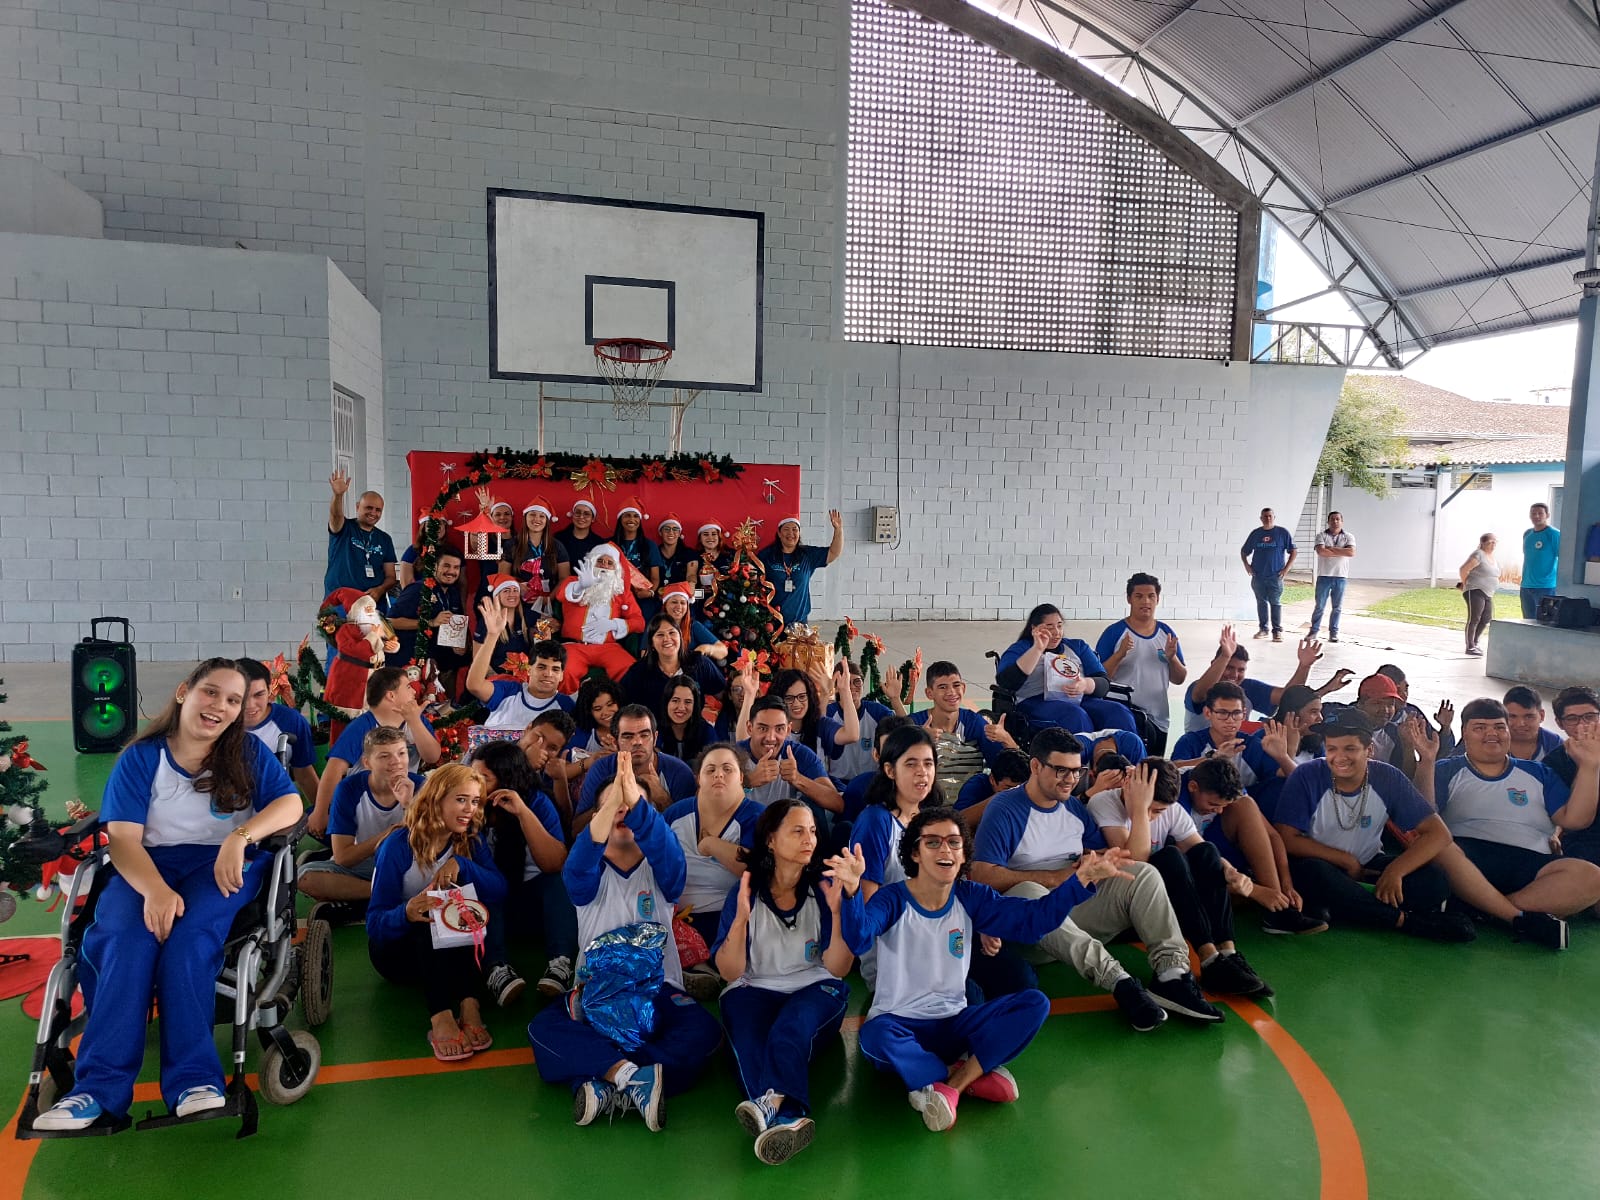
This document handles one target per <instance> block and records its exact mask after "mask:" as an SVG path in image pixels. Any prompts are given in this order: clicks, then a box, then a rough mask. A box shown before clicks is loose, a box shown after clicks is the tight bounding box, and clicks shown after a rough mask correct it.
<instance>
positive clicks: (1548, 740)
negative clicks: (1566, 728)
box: [1528, 725, 1562, 763]
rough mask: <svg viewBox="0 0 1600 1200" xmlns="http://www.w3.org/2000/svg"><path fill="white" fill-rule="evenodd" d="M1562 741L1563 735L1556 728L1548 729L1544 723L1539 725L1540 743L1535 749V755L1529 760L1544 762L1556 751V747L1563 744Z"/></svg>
mask: <svg viewBox="0 0 1600 1200" xmlns="http://www.w3.org/2000/svg"><path fill="white" fill-rule="evenodd" d="M1561 742H1562V737H1561V735H1560V734H1559V733H1557V732H1556V731H1555V730H1554V729H1546V728H1545V727H1544V726H1543V725H1541V726H1539V744H1538V746H1537V747H1535V749H1534V751H1533V757H1532V758H1531V759H1529V760H1528V761H1529V762H1536V763H1542V762H1543V761H1544V760H1545V759H1547V758H1549V757H1550V755H1551V754H1553V753H1554V752H1555V748H1556V747H1557V746H1559V745H1561Z"/></svg>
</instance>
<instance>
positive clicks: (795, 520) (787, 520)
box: [778, 517, 800, 529]
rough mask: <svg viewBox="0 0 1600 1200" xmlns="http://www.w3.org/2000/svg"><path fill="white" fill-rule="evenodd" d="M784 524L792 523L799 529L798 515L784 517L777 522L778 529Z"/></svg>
mask: <svg viewBox="0 0 1600 1200" xmlns="http://www.w3.org/2000/svg"><path fill="white" fill-rule="evenodd" d="M785 525H793V526H794V527H795V528H796V529H799V528H800V518H799V517H785V518H784V519H783V520H781V521H779V522H778V528H779V529H782V528H783V527H784V526H785Z"/></svg>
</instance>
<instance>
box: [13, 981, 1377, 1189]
mask: <svg viewBox="0 0 1600 1200" xmlns="http://www.w3.org/2000/svg"><path fill="white" fill-rule="evenodd" d="M1226 1003H1227V1005H1228V1007H1229V1008H1231V1009H1233V1011H1234V1012H1235V1014H1237V1015H1238V1016H1239V1017H1240V1018H1241V1019H1243V1021H1244V1022H1245V1024H1246V1025H1248V1026H1249V1027H1250V1028H1251V1029H1252V1030H1253V1031H1254V1032H1255V1033H1256V1035H1257V1036H1258V1037H1259V1038H1261V1040H1262V1041H1263V1042H1265V1043H1266V1045H1267V1048H1268V1049H1270V1050H1271V1051H1272V1053H1273V1055H1274V1057H1276V1058H1277V1060H1278V1061H1279V1062H1280V1063H1281V1064H1282V1065H1283V1069H1284V1071H1285V1072H1286V1073H1287V1074H1288V1076H1289V1080H1290V1082H1291V1083H1293V1084H1294V1087H1295V1090H1296V1091H1297V1092H1299V1094H1300V1098H1301V1100H1303V1101H1304V1102H1305V1106H1306V1111H1307V1112H1308V1113H1309V1115H1310V1117H1311V1129H1312V1133H1313V1134H1314V1135H1315V1137H1316V1139H1317V1157H1318V1159H1319V1161H1320V1164H1321V1198H1322V1200H1367V1173H1366V1163H1365V1160H1364V1158H1363V1156H1362V1153H1361V1139H1360V1138H1359V1137H1358V1136H1357V1135H1356V1129H1355V1125H1354V1123H1352V1121H1351V1120H1350V1114H1349V1113H1348V1112H1347V1111H1346V1110H1345V1107H1344V1102H1343V1101H1342V1100H1341V1099H1340V1098H1339V1093H1338V1092H1337V1091H1335V1090H1334V1087H1333V1084H1332V1083H1331V1082H1329V1080H1328V1077H1327V1076H1326V1075H1324V1074H1323V1073H1322V1069H1321V1068H1320V1067H1318V1066H1317V1064H1316V1060H1315V1059H1313V1058H1312V1057H1311V1055H1309V1054H1307V1053H1306V1051H1305V1049H1304V1048H1303V1047H1302V1046H1301V1045H1300V1043H1299V1042H1297V1041H1295V1040H1294V1038H1293V1037H1292V1036H1291V1035H1290V1034H1289V1031H1288V1030H1286V1029H1284V1027H1283V1026H1282V1025H1279V1024H1278V1022H1277V1021H1276V1020H1275V1019H1273V1017H1272V1016H1271V1014H1269V1013H1267V1012H1266V1011H1264V1010H1263V1009H1262V1008H1261V1007H1260V1006H1259V1005H1257V1004H1255V1003H1254V1002H1253V1001H1250V1000H1245V999H1240V998H1236V997H1230V998H1226ZM1116 1006H1117V1002H1116V1000H1115V999H1113V998H1112V997H1111V996H1108V995H1104V994H1100V995H1093V996H1065V997H1060V998H1057V999H1054V1000H1052V1001H1051V1002H1050V1013H1051V1015H1052V1016H1061V1015H1069V1014H1070V1015H1076V1014H1081V1013H1091V1012H1106V1011H1110V1010H1112V1009H1115V1008H1116ZM863 1020H865V1018H864V1017H860V1016H854V1017H846V1018H845V1020H844V1022H843V1028H844V1030H845V1031H847V1032H851V1033H854V1032H856V1031H858V1030H859V1029H860V1027H861V1024H862V1022H863ZM532 1065H533V1050H532V1048H531V1047H520V1046H519V1047H516V1048H514V1049H506V1050H494V1049H490V1050H487V1051H485V1052H483V1053H481V1054H475V1055H473V1057H472V1058H471V1060H470V1061H467V1062H461V1063H445V1062H440V1061H439V1060H438V1059H436V1058H433V1057H431V1056H430V1057H425V1058H392V1059H384V1060H380V1061H377V1062H360V1063H343V1064H329V1065H327V1066H324V1067H322V1068H321V1069H320V1070H319V1071H318V1072H317V1086H321V1085H324V1084H333V1083H360V1082H365V1081H367V1080H374V1079H408V1078H412V1077H414V1076H422V1075H443V1074H446V1073H453V1072H457V1071H463V1070H466V1071H479V1070H492V1069H495V1068H500V1067H521V1066H532ZM246 1082H248V1083H249V1085H250V1087H251V1088H252V1089H258V1088H259V1077H258V1076H256V1075H248V1076H246ZM133 1099H134V1103H136V1104H147V1103H152V1102H156V1101H159V1100H160V1099H161V1087H160V1085H159V1084H157V1083H154V1082H151V1083H141V1084H139V1085H138V1086H137V1087H136V1088H134V1091H133ZM21 1112H22V1105H21V1103H20V1102H19V1103H18V1105H17V1111H16V1113H14V1114H13V1115H12V1118H11V1120H10V1122H8V1123H7V1125H6V1126H5V1128H4V1129H3V1130H0V1200H22V1189H23V1185H24V1184H25V1183H26V1181H27V1178H28V1170H29V1168H30V1167H31V1166H32V1164H33V1157H34V1155H35V1154H36V1153H37V1151H38V1147H39V1143H38V1142H20V1141H17V1140H16V1138H15V1130H16V1124H17V1118H18V1116H20V1115H21Z"/></svg>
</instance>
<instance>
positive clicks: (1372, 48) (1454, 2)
mask: <svg viewBox="0 0 1600 1200" xmlns="http://www.w3.org/2000/svg"><path fill="white" fill-rule="evenodd" d="M1466 2H1467V0H1445V3H1443V4H1440V5H1437V6H1436V7H1435V8H1434V9H1433V10H1432V11H1431V12H1425V13H1422V14H1420V15H1419V16H1417V17H1414V18H1413V19H1411V20H1409V21H1407V22H1406V23H1405V24H1404V25H1401V26H1400V27H1399V28H1397V29H1393V30H1390V31H1389V32H1388V33H1386V34H1384V35H1383V36H1382V37H1381V38H1374V39H1373V40H1372V41H1371V43H1370V44H1368V45H1366V46H1363V47H1362V48H1361V49H1360V50H1357V51H1356V52H1355V53H1354V54H1348V55H1346V56H1345V57H1344V58H1341V59H1339V60H1338V61H1336V62H1333V63H1330V64H1328V65H1327V66H1326V67H1324V68H1322V70H1320V71H1317V72H1316V73H1314V74H1312V75H1308V76H1306V77H1305V78H1304V79H1302V80H1300V81H1299V82H1298V83H1294V84H1291V85H1290V86H1289V87H1287V88H1285V89H1284V90H1283V91H1281V92H1279V93H1278V94H1277V95H1276V96H1274V97H1272V99H1270V100H1268V101H1266V102H1265V103H1264V104H1262V105H1261V106H1260V107H1258V108H1255V109H1253V110H1252V111H1250V112H1248V113H1246V114H1245V115H1244V116H1242V117H1240V118H1239V119H1238V120H1237V121H1236V122H1235V125H1237V126H1239V127H1241V128H1242V127H1243V126H1245V125H1248V124H1250V122H1252V121H1256V120H1259V119H1260V118H1262V117H1264V116H1266V115H1267V114H1268V113H1269V112H1271V111H1272V110H1273V109H1275V108H1277V107H1278V105H1280V104H1282V103H1283V102H1284V101H1286V100H1292V99H1294V98H1295V97H1296V96H1298V95H1300V94H1301V93H1302V92H1307V91H1310V90H1311V89H1312V88H1314V87H1316V86H1317V84H1319V83H1326V82H1327V81H1328V80H1330V79H1332V78H1333V77H1334V76H1335V75H1337V74H1339V72H1341V71H1345V70H1348V69H1349V68H1351V67H1353V66H1355V65H1356V64H1357V63H1358V62H1361V61H1362V60H1363V59H1367V58H1370V57H1372V56H1373V55H1374V54H1380V53H1382V52H1383V51H1384V50H1387V49H1388V48H1389V47H1390V46H1391V45H1393V44H1394V43H1395V42H1398V41H1400V40H1401V39H1403V38H1406V37H1409V36H1410V35H1411V34H1413V33H1415V32H1416V31H1417V30H1419V29H1422V28H1423V27H1425V26H1427V25H1431V24H1433V23H1434V22H1435V21H1437V20H1438V19H1439V18H1440V17H1442V16H1445V15H1446V14H1448V13H1449V12H1450V11H1451V10H1452V9H1456V8H1460V7H1461V6H1462V5H1463V4H1465V3H1466ZM1162 28H1163V29H1165V26H1163V27H1162ZM1149 44H1150V43H1149V42H1148V41H1147V42H1145V44H1144V45H1145V46H1148V45H1149ZM1140 49H1141V50H1142V49H1144V46H1141V47H1140Z"/></svg>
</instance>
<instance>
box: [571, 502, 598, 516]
mask: <svg viewBox="0 0 1600 1200" xmlns="http://www.w3.org/2000/svg"><path fill="white" fill-rule="evenodd" d="M580 508H587V509H588V510H589V515H590V516H593V515H594V514H596V513H598V512H599V511H600V510H599V509H597V508H596V507H595V506H594V504H593V503H592V502H591V501H588V500H575V501H573V503H572V512H569V513H568V514H567V516H569V517H570V516H572V514H573V513H575V512H577V511H578V510H579V509H580Z"/></svg>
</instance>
